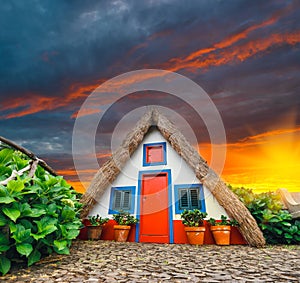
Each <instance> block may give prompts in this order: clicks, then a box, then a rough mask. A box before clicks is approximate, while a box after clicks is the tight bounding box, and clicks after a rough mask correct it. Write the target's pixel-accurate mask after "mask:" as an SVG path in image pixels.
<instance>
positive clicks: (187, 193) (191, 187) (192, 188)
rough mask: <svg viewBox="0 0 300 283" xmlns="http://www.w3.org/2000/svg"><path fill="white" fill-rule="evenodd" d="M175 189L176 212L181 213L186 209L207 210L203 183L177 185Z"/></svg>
mask: <svg viewBox="0 0 300 283" xmlns="http://www.w3.org/2000/svg"><path fill="white" fill-rule="evenodd" d="M174 189H175V201H176V203H175V212H176V214H180V213H181V212H183V210H185V209H187V210H191V209H199V210H200V211H202V212H206V208H205V199H204V192H203V186H202V185H201V184H184V185H175V186H174Z"/></svg>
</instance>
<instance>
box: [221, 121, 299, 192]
mask: <svg viewBox="0 0 300 283" xmlns="http://www.w3.org/2000/svg"><path fill="white" fill-rule="evenodd" d="M289 122H291V121H289ZM288 124H289V126H291V123H288ZM286 125H287V124H286ZM280 126H282V125H280ZM278 129H279V130H278ZM280 129H281V130H280ZM299 176H300V127H296V126H294V127H289V128H281V127H279V128H277V130H270V131H268V132H265V133H263V134H259V135H253V136H250V137H248V138H246V139H244V140H242V141H240V142H237V143H233V144H228V145H227V156H226V163H225V167H224V170H223V174H222V177H223V178H224V180H225V181H226V182H227V183H229V184H231V185H233V186H244V187H248V188H252V189H254V191H255V192H264V191H275V190H277V189H278V188H286V189H288V190H289V191H300V178H299Z"/></svg>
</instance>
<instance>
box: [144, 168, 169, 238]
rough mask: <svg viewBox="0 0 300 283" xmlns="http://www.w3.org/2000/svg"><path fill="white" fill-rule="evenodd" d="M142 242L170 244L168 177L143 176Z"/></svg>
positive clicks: (162, 175)
mask: <svg viewBox="0 0 300 283" xmlns="http://www.w3.org/2000/svg"><path fill="white" fill-rule="evenodd" d="M141 194H142V195H141V213H140V242H152V243H169V213H168V176H167V173H162V174H158V175H143V177H142V189H141Z"/></svg>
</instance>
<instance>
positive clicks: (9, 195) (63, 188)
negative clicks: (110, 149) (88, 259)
mask: <svg viewBox="0 0 300 283" xmlns="http://www.w3.org/2000/svg"><path fill="white" fill-rule="evenodd" d="M0 145H1V147H0V274H1V273H2V274H6V273H7V272H8V271H9V270H10V268H11V263H12V262H13V261H20V260H25V261H26V262H27V264H28V266H30V265H32V264H34V263H35V262H37V261H39V260H40V258H41V257H43V256H45V255H49V254H51V253H52V252H53V251H55V252H56V253H58V254H68V253H69V247H70V245H71V241H72V239H75V238H76V237H77V236H78V234H79V228H80V227H81V221H80V218H79V209H80V204H79V202H78V197H77V193H76V192H75V191H74V190H73V189H72V188H71V187H70V185H68V184H67V182H66V181H65V180H64V179H63V178H62V177H60V176H53V175H51V174H50V173H48V172H47V171H45V170H44V169H43V168H42V167H41V166H39V165H37V164H35V166H34V164H33V163H34V162H33V161H32V160H31V159H30V158H28V157H27V155H25V154H23V153H21V152H19V151H16V150H14V149H12V148H9V147H5V146H3V144H0Z"/></svg>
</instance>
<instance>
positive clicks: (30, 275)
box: [0, 241, 300, 283]
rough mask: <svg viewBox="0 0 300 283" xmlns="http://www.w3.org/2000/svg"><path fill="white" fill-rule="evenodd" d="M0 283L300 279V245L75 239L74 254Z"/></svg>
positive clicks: (50, 259)
mask: <svg viewBox="0 0 300 283" xmlns="http://www.w3.org/2000/svg"><path fill="white" fill-rule="evenodd" d="M0 282H15V283H17V282H18V283H21V282H22V283H23V282H34V283H40V282H47V283H54V282H60V283H64V282H91V283H92V282H93V283H102V282H109V283H110V282H112V283H113V282H177V283H180V282H300V246H270V247H266V248H264V249H256V248H251V247H248V246H223V247H220V246H215V245H204V246H191V245H168V244H162V245H161V244H140V243H116V242H110V241H94V242H91V241H76V242H74V244H73V247H72V250H71V255H69V256H58V255H55V256H50V257H48V258H45V259H44V260H42V262H40V263H38V264H37V265H35V266H32V267H30V268H24V269H19V270H18V269H15V270H13V271H12V273H11V274H7V275H6V276H3V277H0Z"/></svg>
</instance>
